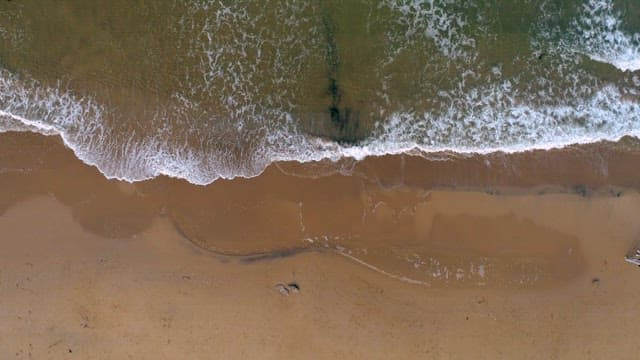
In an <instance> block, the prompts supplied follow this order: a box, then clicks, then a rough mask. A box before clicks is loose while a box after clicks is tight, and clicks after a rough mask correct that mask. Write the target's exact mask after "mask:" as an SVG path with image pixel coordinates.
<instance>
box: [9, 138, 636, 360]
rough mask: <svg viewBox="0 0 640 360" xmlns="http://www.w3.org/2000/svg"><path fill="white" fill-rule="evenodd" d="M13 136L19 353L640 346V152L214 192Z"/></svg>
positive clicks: (394, 169)
mask: <svg viewBox="0 0 640 360" xmlns="http://www.w3.org/2000/svg"><path fill="white" fill-rule="evenodd" d="M0 137H1V139H0V169H1V170H2V171H1V173H0V185H1V186H0V214H1V216H0V295H1V296H0V358H3V359H4V358H23V359H28V358H33V359H47V358H52V359H58V358H60V359H62V358H80V359H104V358H115V359H121V358H135V359H162V358H167V359H175V358H195V359H198V358H200V359H210V358H243V359H244V358H260V359H263V358H278V359H280V358H304V359H307V358H331V359H333V358H363V359H371V358H380V359H389V358H422V359H424V358H427V359H429V358H437V359H440V358H445V359H448V358H451V359H468V358H475V359H497V358H504V359H553V358H562V359H565V358H569V359H585V358H587V359H589V358H592V359H602V358H616V359H635V358H637V357H638V356H637V354H638V353H640V349H639V348H640V344H638V343H637V341H635V340H634V338H633V335H634V334H636V333H637V332H638V330H640V324H639V323H638V322H637V321H635V320H636V318H638V315H640V314H639V313H640V310H638V306H637V304H638V303H640V286H637V283H638V281H640V269H638V268H636V267H634V266H632V265H630V264H628V263H625V262H624V260H623V257H624V255H625V253H626V252H627V250H628V249H629V248H630V247H631V246H632V245H633V243H634V242H635V241H636V239H637V238H638V235H639V234H640V218H639V217H638V215H637V214H639V213H640V194H638V193H637V191H636V182H637V180H638V179H640V176H639V175H640V174H639V172H638V170H636V169H635V168H633V167H632V166H631V164H633V162H634V160H637V158H636V157H637V155H634V154H633V152H630V151H629V152H623V153H622V155H621V153H620V151H619V150H616V149H614V150H610V149H609V148H608V147H607V146H605V145H603V146H601V147H600V148H589V147H583V148H578V149H576V150H575V151H574V150H571V149H569V150H564V151H563V152H556V153H554V152H549V153H530V154H528V155H518V156H510V157H509V156H503V155H495V156H494V157H489V158H484V159H483V158H475V159H474V158H469V159H462V160H456V161H447V162H434V161H431V162H428V161H426V160H420V159H418V158H413V157H401V158H399V157H395V158H393V157H390V158H381V159H370V160H368V161H364V162H362V163H357V164H351V163H348V162H345V163H343V164H341V165H340V166H341V171H342V172H343V173H346V172H348V175H340V174H339V173H336V174H334V175H329V176H325V177H321V178H317V177H316V178H314V177H309V176H306V175H310V174H313V173H317V172H318V171H319V169H318V167H319V166H323V167H325V166H326V164H324V165H323V164H316V165H314V168H313V171H311V170H310V168H311V167H312V166H306V167H304V166H303V167H300V166H298V165H295V164H280V165H278V166H273V167H271V168H269V169H268V170H267V171H266V172H265V173H264V174H263V175H261V176H260V177H258V178H255V179H250V180H234V181H221V182H216V183H214V184H212V185H210V186H207V187H197V186H193V185H189V184H186V183H184V182H181V181H175V180H170V179H158V180H154V181H149V182H144V183H139V184H127V183H122V182H117V181H108V180H105V179H104V178H103V177H102V176H101V175H100V174H99V173H98V172H97V171H96V170H95V169H93V168H91V167H88V166H85V165H83V164H81V163H80V162H79V161H77V160H76V159H75V158H74V157H73V155H72V154H70V152H69V151H68V150H66V149H64V148H63V147H62V145H61V144H60V143H59V141H57V140H56V139H55V138H46V137H42V136H37V135H26V134H19V135H16V134H4V135H0ZM501 156H502V157H506V159H504V158H503V159H502V160H500V159H499V158H500V157H501ZM594 156H596V157H597V156H599V157H600V158H602V164H605V165H603V166H605V167H606V169H605V170H606V171H605V170H603V168H602V167H598V168H595V167H593V166H589V165H588V164H593V159H594ZM519 157H520V158H519ZM487 161H489V163H490V164H491V166H489V165H487V163H486V162H487ZM443 167H446V169H443ZM487 167H489V168H487ZM594 168H595V169H596V170H593V169H594ZM465 169H466V170H465ZM483 169H484V170H483ZM536 169H537V170H536ZM326 170H327V171H328V172H334V171H335V167H328V168H327V169H326ZM283 172H284V173H287V174H291V173H295V174H296V175H295V176H292V175H286V174H283ZM374 175H375V176H374ZM576 179H579V180H580V181H576ZM447 183H449V185H450V186H455V191H454V189H453V188H443V186H444V185H445V184H447ZM461 189H464V191H462V190H461ZM290 282H295V283H296V284H297V285H298V286H299V287H300V291H299V292H294V291H290V292H289V294H288V295H282V294H281V293H280V292H279V291H278V289H277V288H276V286H277V285H278V284H287V283H290ZM291 289H292V288H291ZM292 290H293V289H292Z"/></svg>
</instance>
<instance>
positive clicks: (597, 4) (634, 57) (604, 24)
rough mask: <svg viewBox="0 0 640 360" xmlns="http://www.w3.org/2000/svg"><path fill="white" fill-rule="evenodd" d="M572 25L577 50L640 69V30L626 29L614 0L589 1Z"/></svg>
mask: <svg viewBox="0 0 640 360" xmlns="http://www.w3.org/2000/svg"><path fill="white" fill-rule="evenodd" d="M572 25H573V27H574V29H572V31H573V35H574V36H575V39H572V40H570V42H572V44H570V47H572V48H573V49H574V50H576V51H578V52H582V53H584V54H585V55H587V56H589V57H590V58H591V59H593V60H595V61H600V62H606V63H609V64H612V65H613V66H615V67H617V68H619V69H620V70H623V71H626V70H628V71H636V70H640V33H635V34H629V33H628V32H625V31H624V29H623V24H622V20H621V14H620V13H619V12H618V11H616V10H615V9H614V6H613V0H588V1H586V2H585V4H584V5H583V6H582V9H581V11H580V16H579V17H578V19H576V20H574V21H573V24H572Z"/></svg>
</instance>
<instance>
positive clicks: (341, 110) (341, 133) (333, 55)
mask: <svg viewBox="0 0 640 360" xmlns="http://www.w3.org/2000/svg"><path fill="white" fill-rule="evenodd" d="M322 22H323V24H324V28H325V40H326V44H327V46H326V48H327V50H326V51H327V53H326V61H327V78H328V83H329V85H328V87H327V93H328V95H329V96H330V98H331V103H330V104H329V106H328V107H327V111H328V113H329V119H330V120H331V123H332V124H333V126H334V128H335V130H337V132H336V134H335V135H334V136H332V139H333V140H335V141H337V142H339V143H349V144H353V143H357V142H358V141H359V140H360V138H359V136H358V129H359V127H360V126H359V119H358V116H357V112H352V110H351V108H349V107H341V100H342V90H341V88H340V84H339V82H338V78H339V77H338V75H339V68H340V58H339V56H338V46H337V44H336V39H335V24H334V22H333V19H332V17H331V14H330V13H329V12H328V11H327V10H325V11H324V14H323V18H322Z"/></svg>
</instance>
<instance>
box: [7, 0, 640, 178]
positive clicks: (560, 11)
mask: <svg viewBox="0 0 640 360" xmlns="http://www.w3.org/2000/svg"><path fill="white" fill-rule="evenodd" d="M639 13H640V4H639V3H637V2H636V1H633V0H615V1H613V0H599V1H598V0H574V1H550V0H547V1H543V0H537V1H533V0H532V1H506V0H502V1H500V0H493V1H478V0H476V1H469V2H456V1H435V0H432V1H427V0H413V1H409V0H395V1H391V0H384V1H377V2H368V1H357V0H350V1H330V0H322V1H308V2H303V1H272V0H266V1H205V0H199V1H197V0H192V1H176V0H162V1H153V2H133V3H132V2H130V1H121V0H116V1H92V2H86V1H75V0H65V1H52V0H43V1H38V2H34V1H20V0H14V1H10V2H2V3H0V65H1V66H2V69H1V70H0V126H1V127H2V129H3V130H5V131H9V130H30V131H37V132H42V133H46V134H60V135H61V136H62V138H63V140H64V141H65V143H66V144H67V146H69V147H71V148H72V149H73V150H74V152H75V153H76V155H77V156H78V157H79V158H80V159H82V160H83V161H84V162H86V163H89V164H92V165H96V166H97V167H98V168H99V169H100V171H101V172H102V173H103V174H105V175H106V176H107V177H115V178H120V179H126V180H130V181H135V180H143V179H148V178H152V177H155V176H157V175H160V174H165V175H170V176H175V177H180V178H184V179H187V180H188V181H190V182H193V183H197V184H206V183H209V182H211V181H214V180H215V179H217V178H220V177H223V178H232V177H236V176H254V175H257V174H259V173H260V172H261V171H262V170H263V169H264V168H265V167H266V166H267V165H268V164H269V163H272V162H274V161H282V160H297V161H310V160H318V159H322V158H330V159H338V158H340V157H343V156H351V157H355V158H362V157H364V156H368V155H382V154H390V153H401V152H405V151H409V150H412V149H419V150H421V151H422V152H423V153H432V152H437V151H454V152H463V153H467V152H479V153H488V152H493V151H508V152H512V151H523V150H529V149H534V148H550V147H558V146H564V145H568V144H572V143H584V142H595V141H599V140H605V139H606V140H616V139H618V138H620V137H621V136H623V135H632V136H636V135H637V134H638V133H639V132H640V131H639V130H640V99H639V94H640V72H639V71H638V70H640V21H639V20H638V19H639V18H640V17H638V16H637V15H638V14H639Z"/></svg>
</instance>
